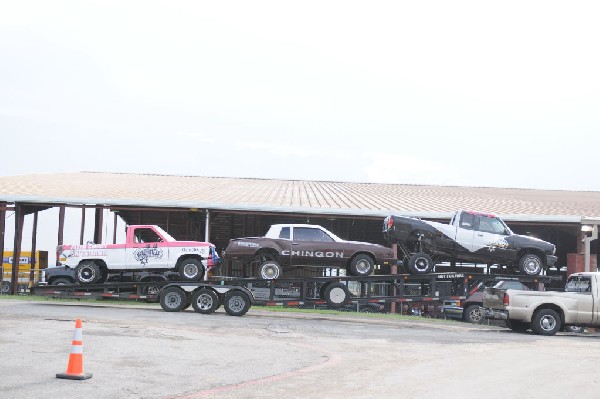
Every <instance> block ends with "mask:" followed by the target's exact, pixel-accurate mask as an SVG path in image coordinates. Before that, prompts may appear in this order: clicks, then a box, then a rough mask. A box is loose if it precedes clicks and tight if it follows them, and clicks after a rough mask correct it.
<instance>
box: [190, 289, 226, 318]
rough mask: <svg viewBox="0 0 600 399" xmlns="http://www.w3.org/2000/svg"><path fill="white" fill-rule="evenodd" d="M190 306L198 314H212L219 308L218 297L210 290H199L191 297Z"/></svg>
mask: <svg viewBox="0 0 600 399" xmlns="http://www.w3.org/2000/svg"><path fill="white" fill-rule="evenodd" d="M192 306H193V307H194V310H195V311H196V312H198V313H202V314H211V313H214V312H215V311H216V310H217V309H218V308H219V306H220V303H219V296H218V295H217V293H216V292H214V291H213V290H211V289H210V288H202V289H199V290H198V291H196V292H195V293H194V295H192Z"/></svg>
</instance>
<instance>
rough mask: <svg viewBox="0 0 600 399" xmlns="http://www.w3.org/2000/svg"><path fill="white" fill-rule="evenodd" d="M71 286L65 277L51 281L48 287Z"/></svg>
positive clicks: (70, 282)
mask: <svg viewBox="0 0 600 399" xmlns="http://www.w3.org/2000/svg"><path fill="white" fill-rule="evenodd" d="M71 284H73V282H72V281H71V280H69V279H68V278H65V277H59V278H55V279H54V280H52V283H50V285H71Z"/></svg>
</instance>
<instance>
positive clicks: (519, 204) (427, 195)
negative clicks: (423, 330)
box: [0, 172, 600, 222]
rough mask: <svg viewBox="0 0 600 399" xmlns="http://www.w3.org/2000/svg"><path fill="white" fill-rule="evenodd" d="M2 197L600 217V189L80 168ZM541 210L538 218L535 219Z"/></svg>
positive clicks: (6, 183)
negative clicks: (188, 174)
mask: <svg viewBox="0 0 600 399" xmlns="http://www.w3.org/2000/svg"><path fill="white" fill-rule="evenodd" d="M0 200H2V201H9V202H13V201H28V202H49V203H67V204H105V205H135V206H165V207H196V208H211V209H226V210H244V209H247V210H254V211H258V210H262V211H275V212H277V211H278V212H302V213H322V214H348V215H374V216H375V215H385V214H389V213H390V212H394V213H402V214H408V215H418V216H430V217H432V216H439V217H446V216H447V215H449V214H450V213H452V212H453V211H455V210H457V209H473V210H481V211H486V212H491V213H496V214H499V215H503V216H504V217H508V218H509V219H510V218H512V219H513V220H519V219H520V220H533V219H536V220H546V221H554V220H556V221H573V222H574V221H579V220H580V219H581V217H583V216H586V217H600V192H595V191H559V190H527V189H512V188H489V187H453V186H426V185H408V184H377V183H353V182H330V181H309V180H276V179H254V178H231V177H200V176H168V175H152V174H126V173H97V172H79V173H65V174H36V175H23V176H4V177H0ZM532 215H534V216H532Z"/></svg>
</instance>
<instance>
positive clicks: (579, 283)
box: [565, 276, 592, 292]
mask: <svg viewBox="0 0 600 399" xmlns="http://www.w3.org/2000/svg"><path fill="white" fill-rule="evenodd" d="M565 291H567V292H591V291H592V282H591V279H590V277H589V276H571V277H569V280H568V281H567V285H566V286H565Z"/></svg>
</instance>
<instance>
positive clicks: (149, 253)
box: [133, 247, 163, 265]
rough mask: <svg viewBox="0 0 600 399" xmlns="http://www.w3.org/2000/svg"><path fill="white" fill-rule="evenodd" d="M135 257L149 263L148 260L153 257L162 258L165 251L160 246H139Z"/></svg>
mask: <svg viewBox="0 0 600 399" xmlns="http://www.w3.org/2000/svg"><path fill="white" fill-rule="evenodd" d="M133 257H134V258H135V260H137V261H138V262H140V263H141V264H142V265H147V264H148V260H149V259H151V258H153V259H162V257H163V251H162V249H160V248H157V247H154V248H138V249H136V250H135V252H134V253H133Z"/></svg>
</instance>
